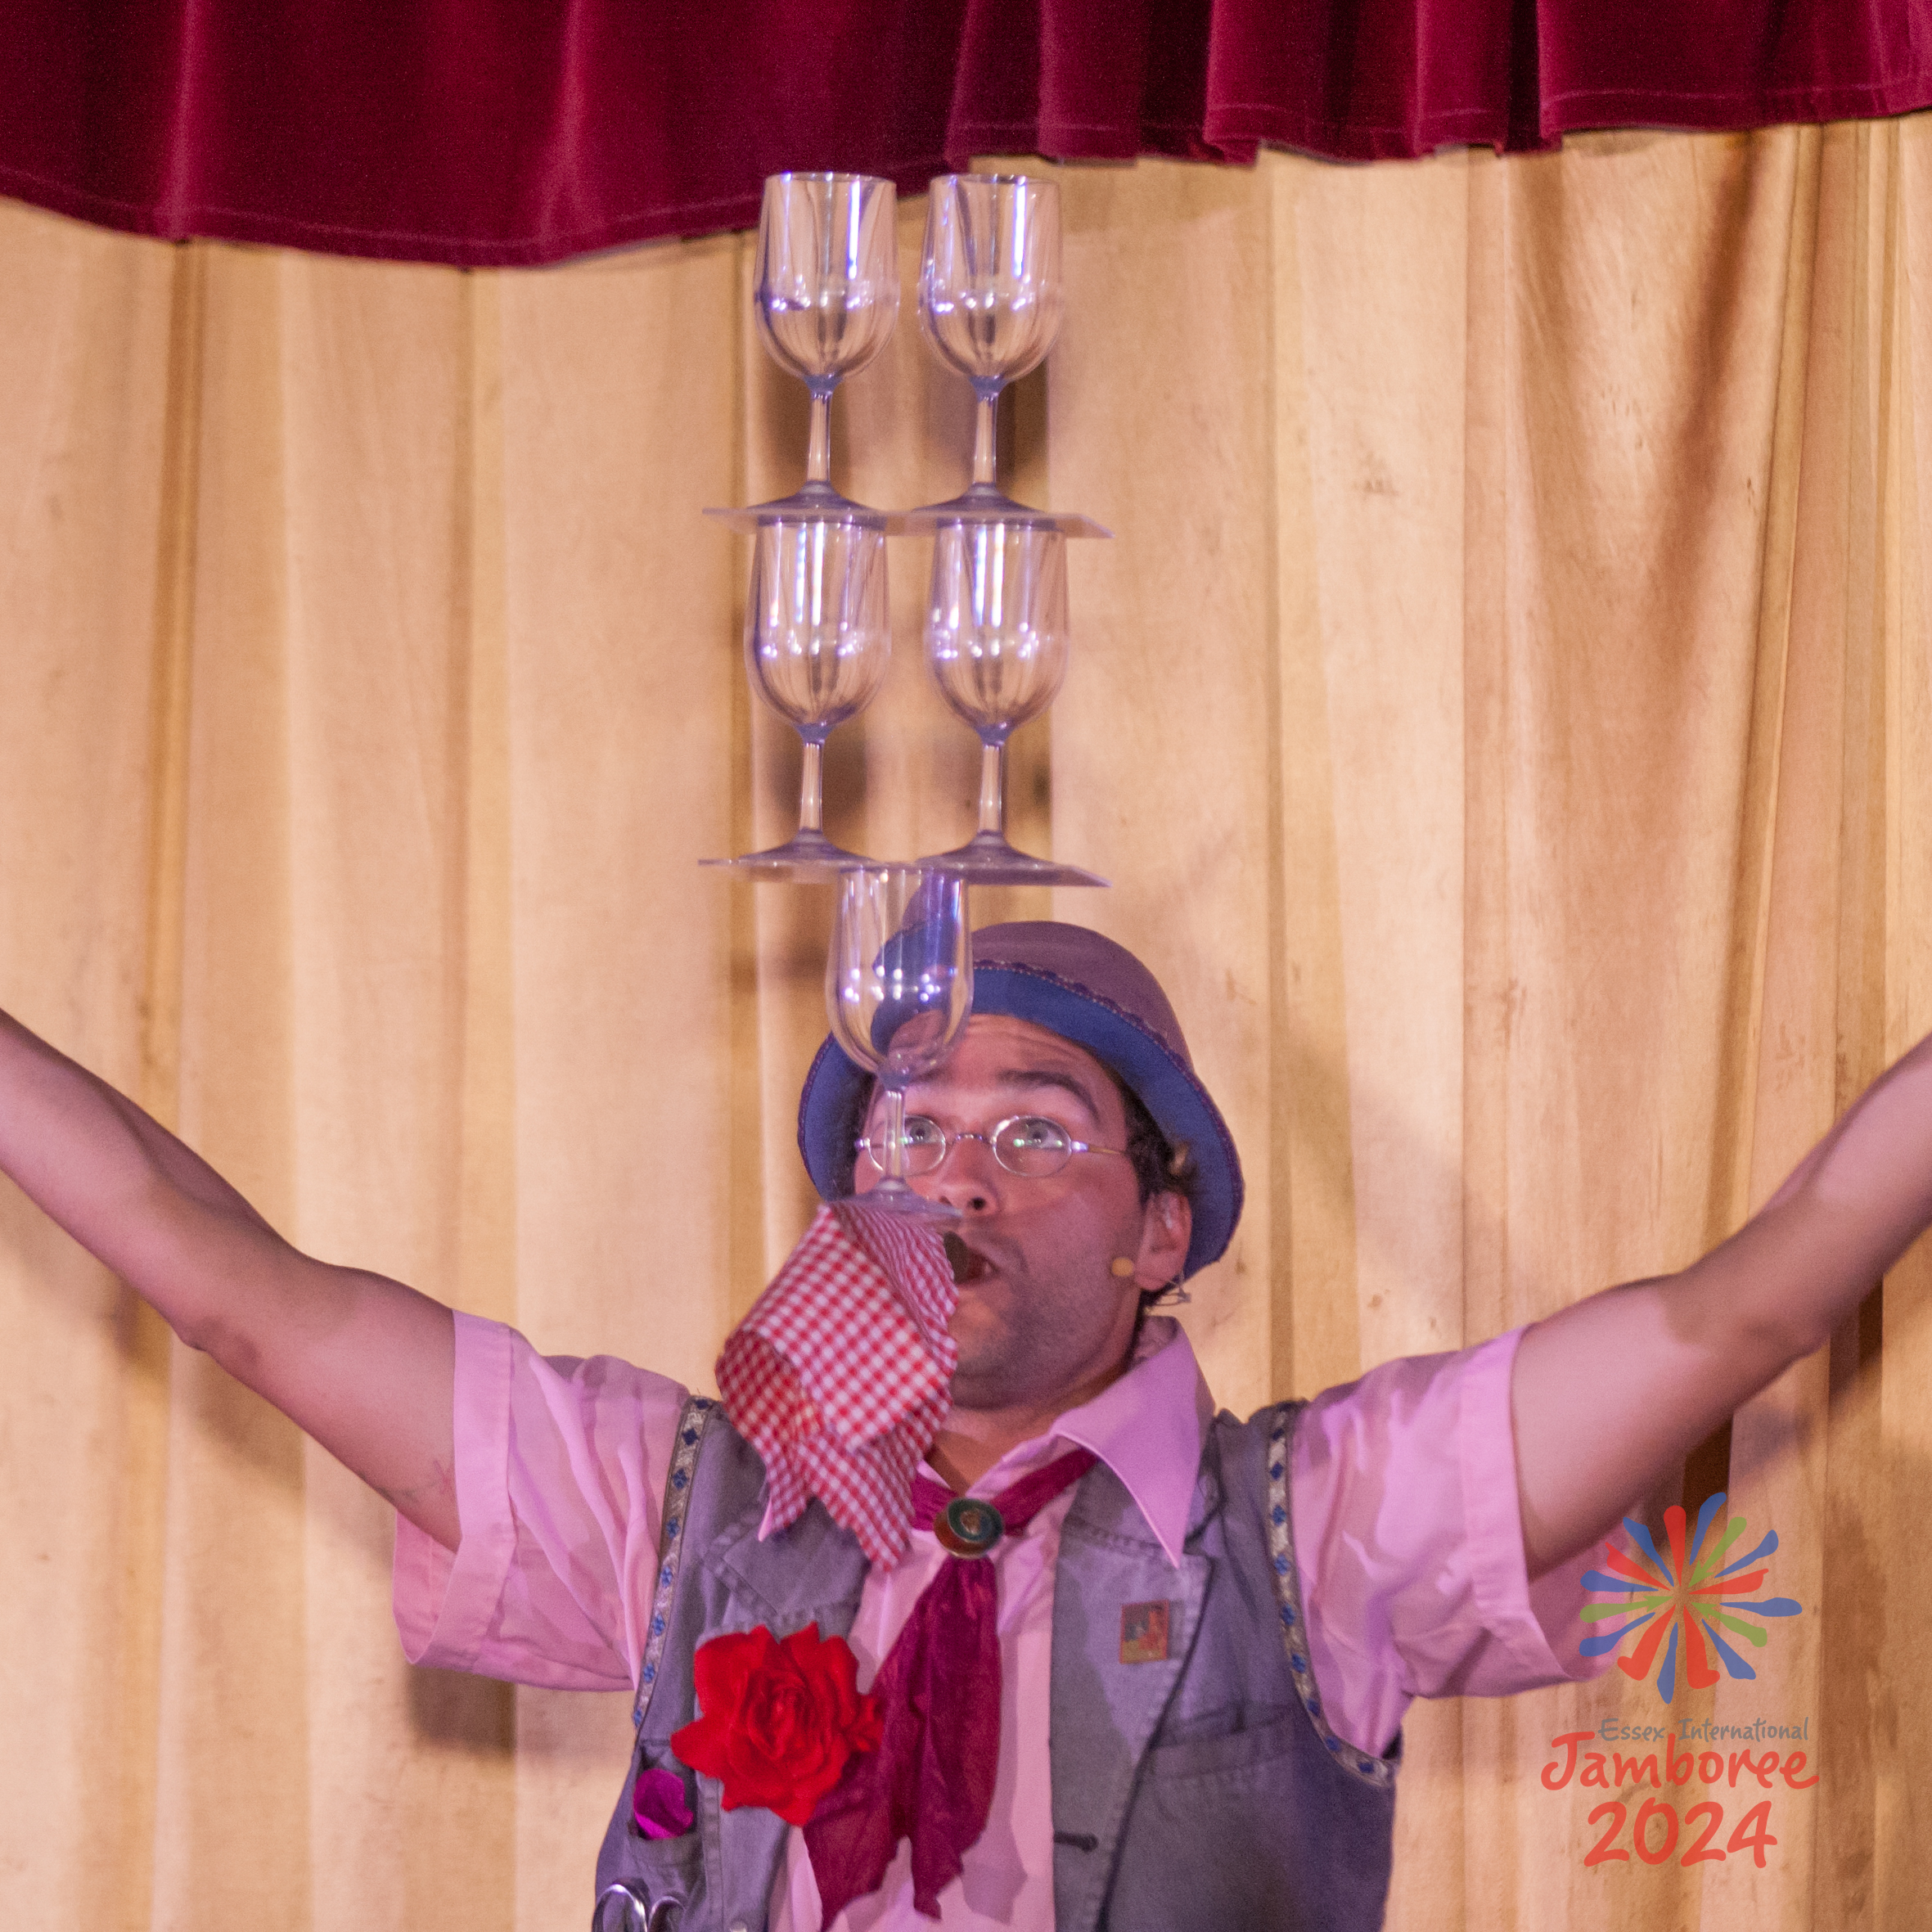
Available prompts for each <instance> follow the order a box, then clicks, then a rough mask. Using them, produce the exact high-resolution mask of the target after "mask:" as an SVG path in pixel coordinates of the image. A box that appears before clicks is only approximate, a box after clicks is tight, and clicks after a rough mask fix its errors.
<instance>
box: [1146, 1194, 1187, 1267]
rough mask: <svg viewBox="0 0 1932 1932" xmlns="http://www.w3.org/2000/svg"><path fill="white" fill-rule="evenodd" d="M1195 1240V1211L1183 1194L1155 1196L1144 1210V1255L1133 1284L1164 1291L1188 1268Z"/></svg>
mask: <svg viewBox="0 0 1932 1932" xmlns="http://www.w3.org/2000/svg"><path fill="white" fill-rule="evenodd" d="M1193 1238H1194V1210H1193V1209H1192V1208H1191V1207H1190V1206H1189V1205H1187V1196H1186V1195H1184V1194H1172V1193H1167V1194H1156V1195H1155V1196H1152V1197H1151V1199H1150V1200H1148V1203H1147V1205H1146V1207H1145V1208H1143V1209H1142V1210H1141V1251H1140V1253H1139V1254H1137V1255H1136V1256H1135V1258H1134V1259H1135V1263H1136V1265H1135V1268H1134V1281H1135V1283H1136V1285H1137V1286H1139V1287H1142V1288H1164V1287H1165V1286H1167V1284H1168V1283H1169V1281H1173V1279H1174V1278H1175V1277H1177V1276H1178V1274H1179V1273H1180V1272H1181V1271H1182V1268H1185V1267H1186V1266H1187V1244H1188V1243H1189V1242H1190V1241H1191V1240H1192V1239H1193Z"/></svg>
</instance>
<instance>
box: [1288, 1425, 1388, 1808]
mask: <svg viewBox="0 0 1932 1932" xmlns="http://www.w3.org/2000/svg"><path fill="white" fill-rule="evenodd" d="M1302 1407H1303V1405H1302V1404H1301V1403H1299V1402H1285V1403H1281V1406H1280V1407H1278V1408H1277V1409H1276V1411H1275V1416H1274V1421H1273V1422H1272V1424H1271V1425H1270V1426H1269V1429H1268V1556H1269V1559H1270V1567H1271V1568H1272V1569H1273V1571H1274V1575H1275V1602H1276V1604H1277V1606H1278V1607H1279V1609H1280V1611H1281V1645H1282V1647H1283V1649H1285V1650H1286V1651H1287V1653H1288V1669H1289V1670H1290V1673H1292V1674H1293V1676H1294V1678H1295V1690H1296V1691H1297V1692H1298V1693H1299V1696H1300V1697H1301V1707H1302V1709H1304V1710H1305V1711H1306V1712H1307V1713H1308V1722H1309V1723H1311V1724H1313V1726H1314V1727H1315V1735H1316V1736H1317V1737H1319V1738H1320V1739H1321V1740H1322V1744H1323V1745H1324V1746H1325V1747H1326V1749H1327V1750H1328V1752H1329V1753H1330V1754H1331V1756H1332V1757H1333V1758H1334V1759H1335V1761H1336V1763H1339V1764H1340V1766H1341V1767H1342V1768H1343V1769H1344V1770H1345V1771H1348V1772H1351V1773H1353V1775H1354V1776H1355V1777H1358V1778H1360V1779H1361V1780H1362V1782H1363V1783H1364V1784H1367V1785H1372V1786H1374V1787H1375V1788H1376V1790H1379V1791H1385V1790H1390V1789H1391V1788H1392V1787H1393V1786H1394V1783H1395V1765H1396V1759H1394V1758H1371V1756H1370V1755H1369V1754H1368V1753H1367V1751H1363V1750H1358V1749H1357V1748H1356V1747H1355V1746H1354V1745H1352V1744H1350V1743H1349V1742H1348V1741H1347V1740H1346V1739H1345V1738H1340V1737H1337V1736H1335V1732H1333V1731H1332V1730H1331V1728H1330V1727H1329V1723H1328V1719H1327V1718H1326V1716H1324V1715H1323V1714H1322V1698H1321V1694H1320V1693H1319V1692H1318V1691H1317V1690H1316V1688H1315V1673H1314V1669H1313V1666H1312V1665H1311V1664H1310V1663H1309V1661H1308V1618H1307V1616H1306V1615H1305V1614H1304V1611H1303V1610H1302V1606H1301V1574H1300V1571H1299V1569H1298V1568H1297V1566H1296V1564H1295V1524H1294V1521H1293V1520H1292V1519H1291V1518H1290V1515H1289V1509H1288V1457H1289V1449H1290V1443H1291V1441H1292V1439H1293V1437H1294V1434H1295V1422H1296V1421H1297V1420H1298V1419H1299V1416H1300V1414H1301V1410H1302Z"/></svg>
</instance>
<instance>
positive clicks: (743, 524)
mask: <svg viewBox="0 0 1932 1932" xmlns="http://www.w3.org/2000/svg"><path fill="white" fill-rule="evenodd" d="M705 516H713V517H715V518H717V520H718V522H720V523H721V524H723V525H724V526H725V528H726V529H729V530H737V531H740V532H741V533H742V534H745V535H746V536H751V535H754V534H756V532H757V530H758V527H759V525H760V524H766V523H803V522H806V521H808V520H813V519H816V520H818V521H820V522H826V523H857V524H863V525H865V526H866V527H867V529H875V530H885V531H888V532H890V531H892V530H893V529H894V525H895V523H896V521H897V519H896V518H895V516H894V513H893V512H892V511H889V510H875V509H874V508H873V507H871V504H869V503H855V502H853V500H852V499H851V498H849V497H846V496H841V495H840V493H838V491H836V490H835V489H833V488H832V486H831V484H829V483H804V484H799V487H798V488H797V489H795V490H794V491H793V492H792V493H791V494H790V496H789V497H773V498H772V500H771V502H768V503H754V504H753V505H752V506H751V507H750V509H748V510H707V511H705Z"/></svg>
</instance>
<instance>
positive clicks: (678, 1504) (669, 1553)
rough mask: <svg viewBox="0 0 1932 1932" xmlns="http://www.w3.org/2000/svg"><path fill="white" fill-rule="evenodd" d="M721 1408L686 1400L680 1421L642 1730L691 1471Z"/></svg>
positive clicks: (638, 1720) (641, 1690)
mask: <svg viewBox="0 0 1932 1932" xmlns="http://www.w3.org/2000/svg"><path fill="white" fill-rule="evenodd" d="M717 1411H718V1403H716V1402H715V1401H714V1400H713V1399H712V1398H711V1397H709V1396H708V1395H691V1396H687V1398H685V1403H684V1408H683V1411H682V1413H681V1414H680V1415H679V1416H678V1434H677V1436H676V1438H675V1439H674V1441H673V1448H672V1452H671V1473H670V1475H669V1476H667V1477H666V1478H665V1479H664V1527H663V1528H662V1529H660V1531H659V1532H658V1538H657V1587H656V1589H655V1592H653V1594H652V1596H651V1622H650V1624H649V1626H648V1627H647V1628H646V1632H645V1636H644V1657H643V1661H642V1664H640V1665H639V1667H638V1670H637V1702H636V1704H635V1705H633V1706H632V1709H631V1722H632V1723H633V1724H637V1725H642V1723H643V1722H644V1714H645V1712H646V1711H647V1710H648V1709H650V1708H651V1692H652V1691H653V1690H655V1688H656V1687H657V1669H658V1665H659V1664H661V1663H662V1662H663V1661H664V1636H665V1633H666V1632H668V1631H669V1628H670V1627H671V1602H672V1600H673V1597H675V1596H677V1594H678V1562H679V1560H680V1559H681V1558H682V1556H683V1553H684V1517H685V1509H686V1505H687V1503H688V1502H690V1500H691V1475H692V1472H693V1471H694V1470H696V1468H697V1465H698V1449H699V1448H700V1445H701V1444H702V1443H703V1442H704V1439H705V1430H706V1429H707V1428H708V1427H709V1425H710V1421H711V1418H712V1416H714V1414H716V1413H717Z"/></svg>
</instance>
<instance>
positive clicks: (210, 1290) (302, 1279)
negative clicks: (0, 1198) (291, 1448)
mask: <svg viewBox="0 0 1932 1932" xmlns="http://www.w3.org/2000/svg"><path fill="white" fill-rule="evenodd" d="M0 1170H3V1171H4V1172H6V1173H8V1174H10V1175H11V1176H12V1178H13V1179H14V1180H15V1181H16V1182H18V1183H19V1185H20V1187H21V1188H22V1190H23V1191H25V1193H26V1194H27V1196H29V1199H31V1200H34V1201H35V1202H37V1203H38V1205H39V1206H40V1207H42V1208H43V1209H45V1210H46V1212H47V1214H50V1215H51V1216H52V1218H54V1219H55V1220H56V1221H57V1222H59V1223H60V1224H61V1227H64V1228H65V1229H66V1230H67V1232H69V1233H70V1235H72V1236H74V1239H75V1240H76V1241H79V1243H80V1244H81V1245H82V1246H83V1247H84V1248H87V1249H88V1250H90V1251H91V1252H92V1254H95V1255H97V1256H98V1257H99V1259H101V1260H102V1261H103V1262H105V1263H106V1264H107V1266H108V1267H109V1268H112V1269H113V1270H114V1272H115V1273H116V1274H118V1275H119V1277H121V1278H122V1280H123V1281H125V1282H126V1283H127V1284H128V1286H129V1287H131V1288H132V1289H133V1290H134V1291H135V1293H136V1294H137V1295H141V1296H142V1298H143V1299H145V1300H147V1301H149V1302H151V1303H152V1304H154V1306H155V1308H157V1309H159V1310H160V1313H161V1314H162V1315H163V1316H164V1317H165V1319H166V1320H167V1322H168V1324H169V1326H170V1327H171V1328H173V1331H174V1332H175V1333H176V1334H177V1335H179V1336H180V1337H181V1339H182V1340H183V1341H184V1342H186V1343H187V1344H188V1346H189V1347H190V1348H193V1349H204V1350H205V1351H206V1352H207V1353H209V1354H210V1355H212V1356H213V1357H214V1359H215V1360H216V1361H217V1362H220V1364H221V1365H222V1367H223V1368H225V1369H227V1371H228V1372H229V1374H231V1375H232V1376H234V1377H235V1378H236V1380H238V1381H242V1382H245V1383H246V1384H247V1385H248V1386H249V1387H250V1388H251V1389H254V1390H255V1391H256V1392H257V1393H258V1394H261V1395H263V1396H265V1397H266V1398H268V1400H269V1401H270V1402H272V1403H274V1404H275V1406H276V1407H277V1408H278V1409H280V1410H281V1411H282V1412H283V1413H284V1414H286V1415H287V1416H290V1418H291V1419H292V1420H293V1421H295V1422H296V1423H297V1424H299V1425H300V1426H301V1427H302V1428H303V1429H304V1430H307V1431H308V1434H311V1435H312V1436H313V1437H314V1438H315V1439H316V1440H317V1442H319V1443H321V1444H322V1447H323V1448H326V1449H327V1450H328V1451H329V1452H331V1454H332V1455H334V1456H336V1457H338V1458H339V1459H340V1461H342V1462H344V1463H345V1464H346V1465H347V1466H348V1467H349V1468H350V1469H352V1470H354V1471H355V1473H356V1474H357V1475H359V1476H361V1477H362V1478H363V1480H364V1481H365V1482H367V1483H368V1484H371V1485H372V1487H374V1488H376V1489H378V1490H380V1491H381V1493H382V1494H383V1495H385V1496H386V1497H388V1498H389V1499H390V1502H393V1503H394V1505H395V1506H396V1507H397V1509H399V1511H401V1512H402V1513H403V1515H406V1516H407V1517H408V1518H409V1520H411V1521H412V1523H415V1524H417V1525H418V1526H419V1527H420V1528H421V1529H424V1530H426V1532H427V1533H429V1534H430V1535H431V1536H433V1537H435V1538H436V1540H437V1541H438V1542H440V1543H443V1544H444V1545H445V1546H446V1547H448V1548H451V1549H453V1548H454V1547H456V1544H457V1533H458V1532H457V1509H456V1488H455V1480H454V1475H453V1465H454V1449H453V1423H452V1420H451V1416H452V1401H453V1398H452V1378H453V1371H454V1365H455V1339H454V1335H455V1331H454V1326H453V1322H452V1320H451V1317H450V1313H449V1310H448V1308H444V1306H443V1304H441V1303H440V1302H435V1301H432V1300H430V1298H429V1297H428V1296H427V1295H419V1294H417V1292H416V1290H414V1289H412V1288H406V1287H404V1286H403V1285H402V1283H401V1282H399V1281H388V1280H386V1279H385V1277H382V1276H381V1275H372V1274H367V1273H364V1272H362V1271H361V1270H359V1269H356V1268H331V1267H330V1266H328V1265H327V1264H326V1263H322V1262H319V1261H314V1260H311V1259H309V1257H308V1256H307V1255H306V1254H299V1253H298V1252H297V1251H296V1250H295V1249H294V1248H291V1247H290V1245H288V1243H287V1242H286V1241H283V1240H282V1238H281V1236H279V1235H278V1234H277V1233H276V1232H275V1231H274V1229H272V1227H269V1226H268V1223H267V1222H265V1221H264V1220H263V1218H261V1216H260V1215H259V1214H257V1213H256V1212H255V1211H254V1209H253V1208H251V1207H250V1205H248V1203H247V1202H246V1201H245V1200H243V1199H242V1198H241V1196H240V1195H239V1194H237V1193H236V1191H235V1190H234V1189H233V1188H232V1187H230V1186H229V1185H228V1184H227V1182H226V1181H224V1180H223V1179H222V1178H221V1177H220V1176H219V1175H218V1173H215V1172H214V1169H212V1168H210V1167H209V1165H208V1164H207V1163H206V1162H205V1161H204V1160H200V1158H199V1157H198V1156H197V1155H194V1154H192V1153H191V1152H190V1151H188V1149H187V1148H186V1147H185V1146H182V1143H181V1142H179V1141H178V1140H176V1139H175V1137H173V1135H172V1134H170V1133H168V1132H167V1131H166V1129H165V1128H162V1127H161V1126H160V1125H159V1124H157V1123H156V1122H155V1121H154V1120H152V1119H150V1118H149V1116H148V1115H146V1114H144V1113H143V1112H142V1110H141V1109H140V1108H139V1107H137V1106H135V1105H134V1103H133V1101H131V1100H128V1098H126V1097H124V1095H122V1094H119V1093H117V1092H115V1090H114V1089H113V1088H111V1087H109V1086H108V1085H107V1084H106V1083H105V1082H103V1081H101V1080H97V1079H95V1077H94V1076H93V1075H92V1074H90V1073H88V1072H87V1071H86V1070H85V1069H83V1068H82V1067H79V1066H77V1065H75V1064H74V1062H73V1061H70V1060H69V1059H67V1058H65V1056H63V1055H61V1054H60V1053H56V1052H55V1051H54V1049H53V1048H52V1047H49V1046H48V1045H47V1043H46V1042H44V1041H43V1040H40V1039H37V1038H35V1037H34V1035H33V1034H30V1033H29V1032H28V1030H27V1029H25V1027H24V1026H21V1025H20V1024H19V1023H18V1022H17V1021H16V1020H11V1019H8V1018H7V1016H4V1015H0Z"/></svg>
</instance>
